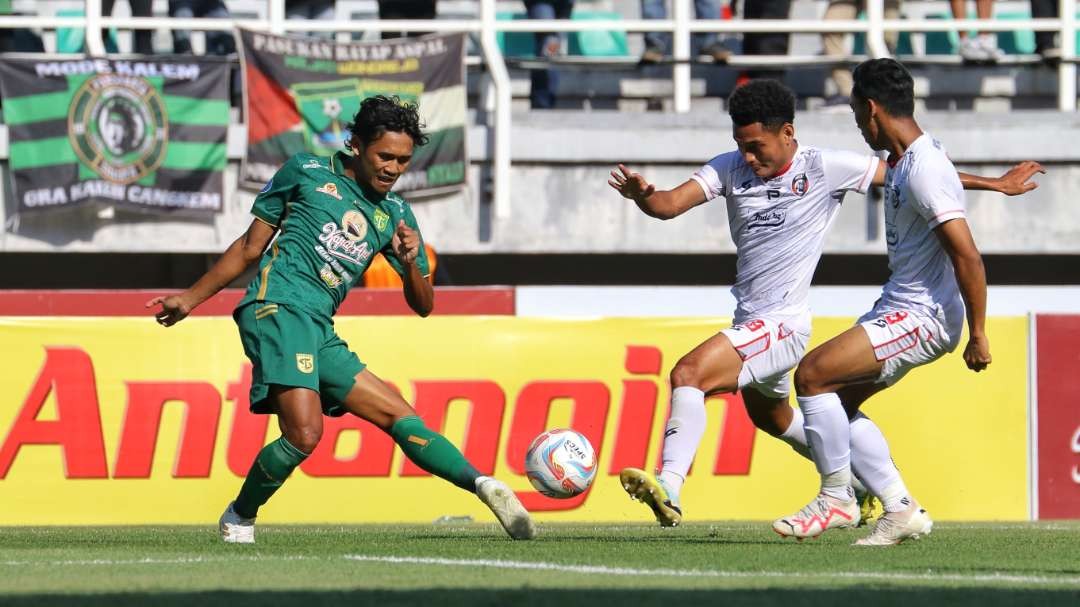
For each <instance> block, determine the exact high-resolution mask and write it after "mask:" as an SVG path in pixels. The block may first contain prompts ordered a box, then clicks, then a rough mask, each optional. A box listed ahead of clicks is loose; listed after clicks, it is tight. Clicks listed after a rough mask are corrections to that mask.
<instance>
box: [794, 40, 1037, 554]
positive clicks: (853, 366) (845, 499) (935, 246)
mask: <svg viewBox="0 0 1080 607" xmlns="http://www.w3.org/2000/svg"><path fill="white" fill-rule="evenodd" d="M854 81H855V84H854V89H853V90H852V93H851V106H852V109H853V110H854V112H855V121H856V123H857V124H858V126H859V130H860V131H862V134H863V137H864V138H865V139H866V142H867V143H868V144H870V147H871V148H873V149H874V150H883V151H885V152H887V153H888V154H889V156H888V170H887V172H886V175H885V203H884V207H885V240H886V243H887V245H888V253H889V268H890V270H891V272H892V273H891V276H890V278H889V281H888V283H886V284H885V287H884V289H883V292H882V295H881V299H879V300H878V302H877V303H876V304H875V305H874V307H873V309H872V310H871V311H870V312H868V313H867V314H865V315H863V316H862V317H861V318H860V319H859V320H858V322H857V324H856V325H855V326H854V327H852V328H851V329H848V330H847V331H845V332H844V333H841V334H840V335H838V336H836V337H834V338H832V339H830V340H829V341H827V342H825V343H824V344H822V345H820V346H818V347H817V348H815V349H814V350H812V351H811V352H810V353H809V354H807V355H806V358H804V359H803V360H802V362H801V363H800V364H799V366H798V369H797V370H796V372H795V389H796V391H797V393H798V402H799V408H800V409H801V410H802V413H803V419H804V422H803V423H804V428H803V429H804V432H805V434H806V437H807V439H808V442H809V443H810V452H811V454H812V456H813V460H814V463H815V465H816V467H817V469H818V472H819V473H820V474H821V491H820V493H819V495H818V496H817V497H815V498H814V500H813V501H811V502H810V504H809V505H807V506H806V507H805V508H803V509H802V510H801V511H799V512H797V513H795V514H793V515H791V516H788V517H784V518H781V519H779V520H777V521H776V522H775V523H773V529H774V530H775V531H776V532H777V533H779V534H781V535H784V536H794V537H797V538H803V537H808V536H817V535H819V534H821V533H822V532H824V531H825V530H827V529H830V528H832V527H844V526H849V525H848V524H847V521H848V520H849V519H851V518H854V517H856V516H858V506H857V505H856V502H855V499H854V496H853V492H852V488H851V472H852V469H853V468H854V469H856V470H857V471H858V472H859V477H860V479H861V480H862V481H863V483H864V484H865V485H866V486H867V488H868V489H870V491H871V492H872V493H873V494H875V495H877V496H878V497H879V498H880V499H881V501H882V505H883V507H884V509H885V513H884V514H883V515H882V516H881V518H879V519H878V522H877V524H876V525H875V527H874V530H873V531H872V532H871V533H870V535H869V536H868V537H866V538H863V539H860V540H858V541H857V542H856V543H857V544H859V545H891V544H897V543H899V542H901V541H903V540H905V539H908V538H918V537H919V536H921V535H925V534H928V533H930V530H931V527H932V525H933V523H932V521H931V520H930V517H929V516H927V514H926V511H925V510H923V509H922V508H921V507H920V506H919V503H918V502H917V501H916V500H915V499H914V498H913V497H912V496H911V495H910V493H909V492H908V490H907V488H906V487H905V486H904V482H903V480H902V479H901V478H900V474H899V472H897V471H896V468H895V466H890V467H886V468H880V469H877V468H875V469H871V470H867V469H864V467H862V466H860V465H859V463H858V462H856V460H855V456H856V454H855V453H854V452H853V449H852V445H853V441H852V439H853V437H854V436H855V433H856V432H857V431H865V430H860V429H858V426H861V425H863V424H865V423H866V421H869V420H866V418H865V416H863V415H862V414H861V413H859V406H860V405H861V404H862V403H863V402H864V401H865V400H866V399H867V398H869V397H870V396H871V395H873V394H875V393H877V392H880V391H881V390H884V389H885V388H887V387H889V386H891V385H892V384H894V383H896V382H897V381H899V380H900V378H902V377H903V376H904V375H905V374H906V373H907V372H908V371H910V370H911V369H913V368H915V367H918V366H920V365H924V364H927V363H929V362H932V361H934V360H937V359H938V358H940V357H941V356H943V355H944V354H946V353H947V352H951V351H953V350H954V349H955V348H956V346H957V344H958V343H959V341H960V334H961V331H962V329H963V324H964V316H965V314H964V312H965V304H966V309H967V323H968V331H969V341H968V343H967V346H966V347H965V348H964V362H965V363H966V364H967V366H968V368H969V369H971V370H972V371H976V372H978V371H982V370H983V369H985V368H986V366H987V365H989V364H990V360H991V359H990V343H989V341H988V340H987V338H986V330H985V323H984V321H985V315H986V275H985V273H984V271H983V263H982V258H981V257H980V255H979V251H978V249H977V248H976V247H975V242H974V240H973V239H972V236H971V231H970V230H969V228H968V224H967V221H966V220H965V210H964V192H963V188H962V186H961V180H960V179H958V178H957V174H956V169H955V168H954V167H953V164H952V162H951V161H950V160H949V157H948V156H947V155H946V153H945V149H944V148H943V147H942V145H941V143H939V142H938V141H937V140H935V139H934V138H933V137H931V136H930V135H929V134H927V133H924V132H923V131H922V130H921V129H920V128H919V125H918V124H917V123H916V122H915V119H914V118H913V111H914V93H913V81H912V78H911V75H910V74H909V73H908V72H907V70H906V69H904V67H903V66H902V65H900V64H899V63H898V62H896V61H894V60H892V59H875V60H871V61H866V62H864V63H862V64H860V65H859V66H858V67H856V68H855V71H854ZM1032 165H1033V166H1032ZM1029 168H1031V170H1032V171H1035V170H1041V168H1039V167H1038V165H1037V164H1035V163H1029ZM1034 187H1035V184H1033V183H1026V184H1024V183H1021V184H1020V189H1021V190H1022V191H1028V190H1031V189H1034ZM864 420H865V421H864ZM874 432H875V433H878V434H880V433H879V431H878V430H877V429H876V428H875V429H874ZM875 443H876V449H877V450H878V452H877V453H874V454H872V455H871V457H870V459H872V460H876V461H883V460H885V459H888V458H889V452H888V444H887V443H886V442H885V439H884V437H880V436H879V437H878V440H877V441H875ZM859 457H860V458H861V457H863V456H862V455H861V454H860V455H859Z"/></svg>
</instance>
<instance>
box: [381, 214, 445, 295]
mask: <svg viewBox="0 0 1080 607" xmlns="http://www.w3.org/2000/svg"><path fill="white" fill-rule="evenodd" d="M391 246H392V247H393V249H394V253H395V254H396V255H397V258H398V261H400V262H401V265H402V266H403V267H404V268H405V277H404V279H403V280H402V282H403V283H404V284H403V287H402V289H403V291H404V293H405V301H406V302H408V303H409V307H410V308H412V309H413V312H416V313H417V314H419V315H420V316H427V315H428V314H431V310H432V308H434V307H435V289H433V288H432V287H431V283H430V282H428V280H427V278H426V277H425V276H424V275H423V274H421V273H420V268H419V267H418V266H417V264H416V260H417V258H418V257H419V256H420V246H421V244H420V234H418V233H417V232H416V230H413V229H412V228H410V227H409V226H407V225H405V221H404V220H402V221H399V222H398V225H397V228H395V229H394V237H393V240H392V241H391Z"/></svg>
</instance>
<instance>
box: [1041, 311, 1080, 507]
mask: <svg viewBox="0 0 1080 607" xmlns="http://www.w3.org/2000/svg"><path fill="white" fill-rule="evenodd" d="M1035 332H1036V335H1035V337H1036V340H1037V341H1036V346H1035V347H1036V349H1037V350H1038V353H1037V356H1036V359H1035V360H1036V364H1037V367H1038V368H1037V369H1036V374H1037V379H1036V385H1037V390H1038V407H1039V411H1038V425H1039V426H1038V429H1037V431H1038V440H1039V452H1038V462H1039V479H1038V480H1039V487H1038V492H1039V512H1038V517H1039V519H1040V520H1047V519H1077V518H1080V407H1078V406H1077V402H1080V382H1077V380H1076V373H1077V370H1080V348H1077V344H1078V343H1080V315H1055V314H1039V315H1038V316H1036V317H1035Z"/></svg>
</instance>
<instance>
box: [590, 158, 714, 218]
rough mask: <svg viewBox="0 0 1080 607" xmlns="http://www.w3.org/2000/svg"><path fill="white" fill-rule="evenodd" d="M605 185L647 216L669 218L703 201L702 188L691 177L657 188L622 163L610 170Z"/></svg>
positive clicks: (703, 193)
mask: <svg viewBox="0 0 1080 607" xmlns="http://www.w3.org/2000/svg"><path fill="white" fill-rule="evenodd" d="M608 185H610V186H611V187H613V188H615V190H616V191H618V192H619V194H622V196H623V198H629V199H630V200H633V201H634V203H635V204H637V206H638V208H639V209H641V211H642V212H643V213H645V214H646V215H648V216H649V217H655V218H656V219H672V218H673V217H678V216H679V215H682V214H683V213H685V212H687V211H689V210H690V209H692V208H694V207H696V206H697V205H699V204H701V203H703V202H705V192H703V191H702V190H701V186H700V185H698V183H697V182H696V181H694V180H692V179H690V180H687V181H686V182H684V183H683V184H682V185H680V186H678V187H676V188H675V189H673V190H658V189H656V186H655V185H653V184H651V183H649V182H648V181H647V180H646V179H645V178H644V177H642V176H641V174H640V173H632V172H630V169H628V168H626V166H625V165H622V164H620V165H618V170H616V171H612V172H611V179H609V180H608Z"/></svg>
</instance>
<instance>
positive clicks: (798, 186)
mask: <svg viewBox="0 0 1080 607" xmlns="http://www.w3.org/2000/svg"><path fill="white" fill-rule="evenodd" d="M809 190H810V180H809V179H808V178H807V177H806V173H800V174H799V175H796V176H795V179H792V180H791V191H792V192H793V193H794V194H795V195H796V196H803V195H805V194H806V193H807V192H808V191H809Z"/></svg>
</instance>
